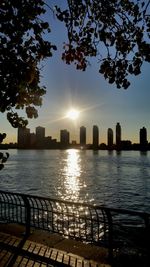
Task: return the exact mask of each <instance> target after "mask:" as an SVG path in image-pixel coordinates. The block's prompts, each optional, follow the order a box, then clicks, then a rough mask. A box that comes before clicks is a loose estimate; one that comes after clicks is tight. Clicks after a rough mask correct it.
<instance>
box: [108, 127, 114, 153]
mask: <svg viewBox="0 0 150 267" xmlns="http://www.w3.org/2000/svg"><path fill="white" fill-rule="evenodd" d="M107 145H108V149H113V130H112V129H111V128H108V130H107Z"/></svg>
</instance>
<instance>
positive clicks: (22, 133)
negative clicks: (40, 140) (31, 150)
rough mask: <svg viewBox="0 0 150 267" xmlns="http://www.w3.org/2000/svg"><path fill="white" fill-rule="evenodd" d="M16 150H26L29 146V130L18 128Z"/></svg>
mask: <svg viewBox="0 0 150 267" xmlns="http://www.w3.org/2000/svg"><path fill="white" fill-rule="evenodd" d="M17 141H18V148H27V147H29V146H30V129H29V128H21V127H19V128H18V140H17Z"/></svg>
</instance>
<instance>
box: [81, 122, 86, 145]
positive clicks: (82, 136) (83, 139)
mask: <svg viewBox="0 0 150 267" xmlns="http://www.w3.org/2000/svg"><path fill="white" fill-rule="evenodd" d="M80 145H81V146H85V145H86V128H85V127H84V126H81V127H80Z"/></svg>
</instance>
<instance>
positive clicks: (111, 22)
mask: <svg viewBox="0 0 150 267" xmlns="http://www.w3.org/2000/svg"><path fill="white" fill-rule="evenodd" d="M67 2H68V9H66V10H61V9H60V8H59V7H58V6H56V10H57V18H58V19H59V20H60V21H62V22H64V23H65V25H66V28H67V31H68V40H69V42H68V43H67V44H65V46H64V49H65V51H64V53H63V55H62V59H63V60H64V61H65V62H66V63H67V64H70V63H72V62H74V63H75V64H76V68H77V69H80V70H83V71H85V69H86V68H87V66H88V65H89V57H96V56H98V57H99V63H100V66H99V72H100V73H101V74H103V75H104V78H105V79H107V80H108V82H109V83H111V84H112V83H115V84H116V85H117V88H121V87H123V88H124V89H127V88H128V86H129V85H130V82H129V81H128V79H127V76H128V75H130V74H131V75H138V74H140V73H141V66H142V63H143V62H144V61H147V62H150V1H148V0H145V1H139V0H134V1H133V0H122V1H120V0H112V1H107V0H78V1H76V0H68V1H67Z"/></svg>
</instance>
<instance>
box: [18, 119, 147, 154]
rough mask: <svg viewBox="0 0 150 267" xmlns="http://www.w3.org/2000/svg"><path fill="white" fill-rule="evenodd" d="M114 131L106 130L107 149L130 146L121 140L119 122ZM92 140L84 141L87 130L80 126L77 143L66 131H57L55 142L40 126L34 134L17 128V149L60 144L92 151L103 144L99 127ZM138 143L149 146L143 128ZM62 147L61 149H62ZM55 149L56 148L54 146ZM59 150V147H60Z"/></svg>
mask: <svg viewBox="0 0 150 267" xmlns="http://www.w3.org/2000/svg"><path fill="white" fill-rule="evenodd" d="M115 128H116V130H115V131H113V130H112V128H108V129H107V137H106V138H107V142H106V145H107V147H108V148H109V149H112V148H114V145H115V146H116V148H118V149H120V148H121V147H123V146H124V147H127V146H130V145H131V144H135V143H132V142H131V140H130V139H129V140H127V139H122V132H123V131H122V126H121V125H120V123H119V122H117V123H116V127H115ZM91 131H92V138H91V142H87V141H86V135H87V128H86V127H85V126H81V127H80V128H79V129H78V135H79V141H77V140H75V139H74V140H72V139H71V138H70V132H69V131H68V130H67V129H60V131H59V139H58V140H57V139H56V138H54V137H53V136H51V135H49V136H46V135H45V128H44V127H42V126H37V127H36V128H35V131H34V133H33V132H30V129H29V128H18V135H17V143H18V147H19V148H24V147H34V146H35V147H37V148H42V147H45V148H46V147H48V148H50V144H58V143H59V144H61V145H63V146H68V145H70V144H72V145H80V146H81V147H85V146H86V145H92V146H93V149H96V148H98V147H99V145H102V144H104V143H103V142H102V141H101V135H100V130H99V126H97V125H93V127H92V129H91ZM138 134H139V141H138V142H137V144H141V146H142V147H146V146H147V145H148V143H149V144H150V140H148V139H147V129H146V128H145V127H143V128H140V129H139V132H138ZM63 146H62V148H63ZM55 148H57V146H55ZM60 148H61V147H60Z"/></svg>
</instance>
